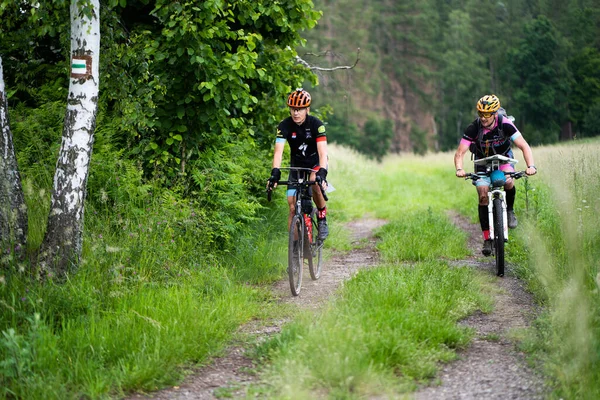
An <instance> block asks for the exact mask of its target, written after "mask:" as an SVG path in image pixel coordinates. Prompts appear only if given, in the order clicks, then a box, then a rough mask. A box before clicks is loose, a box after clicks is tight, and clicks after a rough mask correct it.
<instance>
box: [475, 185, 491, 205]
mask: <svg viewBox="0 0 600 400" xmlns="http://www.w3.org/2000/svg"><path fill="white" fill-rule="evenodd" d="M489 191H490V187H489V186H477V196H478V197H479V205H480V206H487V205H488V203H489V202H490V199H489V198H488V192H489Z"/></svg>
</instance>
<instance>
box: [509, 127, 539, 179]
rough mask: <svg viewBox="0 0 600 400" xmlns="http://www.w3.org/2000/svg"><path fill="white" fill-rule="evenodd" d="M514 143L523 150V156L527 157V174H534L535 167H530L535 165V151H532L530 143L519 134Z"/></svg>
mask: <svg viewBox="0 0 600 400" xmlns="http://www.w3.org/2000/svg"><path fill="white" fill-rule="evenodd" d="M513 143H514V144H515V146H517V147H518V148H519V149H520V150H521V151H522V152H523V158H524V159H525V165H526V166H527V175H534V174H535V172H536V171H535V168H529V167H530V166H532V165H535V162H534V161H533V152H532V151H531V147H530V146H529V143H527V141H526V140H525V139H524V138H523V136H519V137H518V138H516V139H514V141H513Z"/></svg>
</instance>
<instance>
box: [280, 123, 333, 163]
mask: <svg viewBox="0 0 600 400" xmlns="http://www.w3.org/2000/svg"><path fill="white" fill-rule="evenodd" d="M282 139H285V140H287V142H288V143H289V145H290V154H291V160H290V161H291V166H292V167H304V168H313V167H315V166H317V165H319V153H318V151H317V142H320V141H326V140H327V137H326V135H325V125H324V124H323V122H322V121H321V120H320V119H318V118H316V117H313V116H312V115H307V116H306V119H305V120H304V123H302V125H298V124H296V123H295V122H294V120H293V119H292V117H287V118H286V119H284V120H283V121H281V123H280V124H279V126H278V127H277V140H278V141H279V140H282Z"/></svg>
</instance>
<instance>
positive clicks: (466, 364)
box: [414, 213, 546, 400]
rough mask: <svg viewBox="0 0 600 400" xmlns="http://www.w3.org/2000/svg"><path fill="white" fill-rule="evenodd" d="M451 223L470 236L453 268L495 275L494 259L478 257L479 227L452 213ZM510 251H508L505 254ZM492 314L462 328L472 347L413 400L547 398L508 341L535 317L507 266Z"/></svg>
mask: <svg viewBox="0 0 600 400" xmlns="http://www.w3.org/2000/svg"><path fill="white" fill-rule="evenodd" d="M450 218H451V219H452V220H453V221H454V224H455V225H457V226H458V227H460V228H461V229H463V230H464V231H466V232H468V233H469V239H468V246H469V250H470V251H471V253H472V254H473V255H472V256H470V257H469V258H467V259H465V260H460V261H458V262H455V263H453V264H456V265H469V266H471V267H473V268H477V269H481V270H484V271H485V272H486V273H490V274H494V268H495V266H494V258H493V257H483V256H479V255H480V254H481V245H482V243H481V240H483V239H481V240H480V237H481V231H480V228H479V225H477V224H471V223H470V222H469V221H468V220H467V219H466V218H464V217H462V216H459V215H457V214H454V213H452V214H451V215H450ZM509 251H510V250H509ZM494 285H496V286H495V288H497V290H496V291H495V292H494V293H490V295H492V296H493V297H494V300H495V306H494V310H493V311H492V312H491V313H489V314H483V313H481V312H477V313H475V314H473V315H471V316H469V317H468V318H466V319H465V320H463V321H462V322H461V323H462V324H464V325H466V326H469V327H472V328H473V329H475V332H476V337H475V339H474V341H473V342H472V343H471V345H470V346H469V347H468V348H467V349H465V350H464V351H462V352H459V354H458V356H459V359H458V360H456V361H453V362H451V363H448V364H447V365H445V366H444V367H443V368H442V370H441V371H440V372H439V373H438V377H437V380H436V382H437V383H439V384H438V385H435V383H436V382H434V383H433V384H432V385H431V386H428V387H424V388H422V389H420V390H419V391H418V392H416V393H415V394H414V397H415V399H417V400H427V399H436V400H437V399H439V400H446V399H461V400H465V399H478V400H479V399H543V398H545V395H546V388H545V386H544V381H543V378H542V377H541V375H540V374H539V373H537V372H536V371H535V370H533V369H532V368H531V367H530V366H529V365H527V362H526V356H525V354H523V353H522V352H520V351H518V350H517V349H516V346H515V343H514V342H513V341H512V340H511V339H510V338H509V337H510V333H511V331H512V330H514V329H519V328H526V327H528V326H529V325H530V323H531V322H532V321H533V319H534V318H535V316H536V314H537V313H538V312H539V310H538V309H537V307H536V305H535V302H534V300H533V297H532V296H531V294H529V293H528V292H527V291H526V290H525V289H524V287H523V284H522V282H521V281H520V280H519V279H517V277H515V276H514V274H513V272H512V269H511V267H510V265H507V267H506V273H505V276H504V277H503V278H495V281H494Z"/></svg>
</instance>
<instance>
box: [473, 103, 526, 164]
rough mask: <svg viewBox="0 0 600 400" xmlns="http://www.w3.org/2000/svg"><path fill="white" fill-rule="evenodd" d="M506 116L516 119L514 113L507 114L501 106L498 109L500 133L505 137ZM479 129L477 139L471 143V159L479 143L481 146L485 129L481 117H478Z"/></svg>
mask: <svg viewBox="0 0 600 400" xmlns="http://www.w3.org/2000/svg"><path fill="white" fill-rule="evenodd" d="M504 118H508V119H509V120H510V121H512V122H514V120H515V117H513V116H512V115H507V114H506V110H505V109H504V108H502V107H500V108H499V109H498V133H499V134H500V137H502V138H504V130H503V128H504ZM477 130H478V134H477V141H476V142H473V143H471V144H470V145H469V150H470V151H471V160H472V159H473V156H474V155H475V152H476V150H477V143H479V144H480V146H481V138H482V137H483V129H482V128H481V121H480V120H479V118H477ZM482 153H483V151H482Z"/></svg>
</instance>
